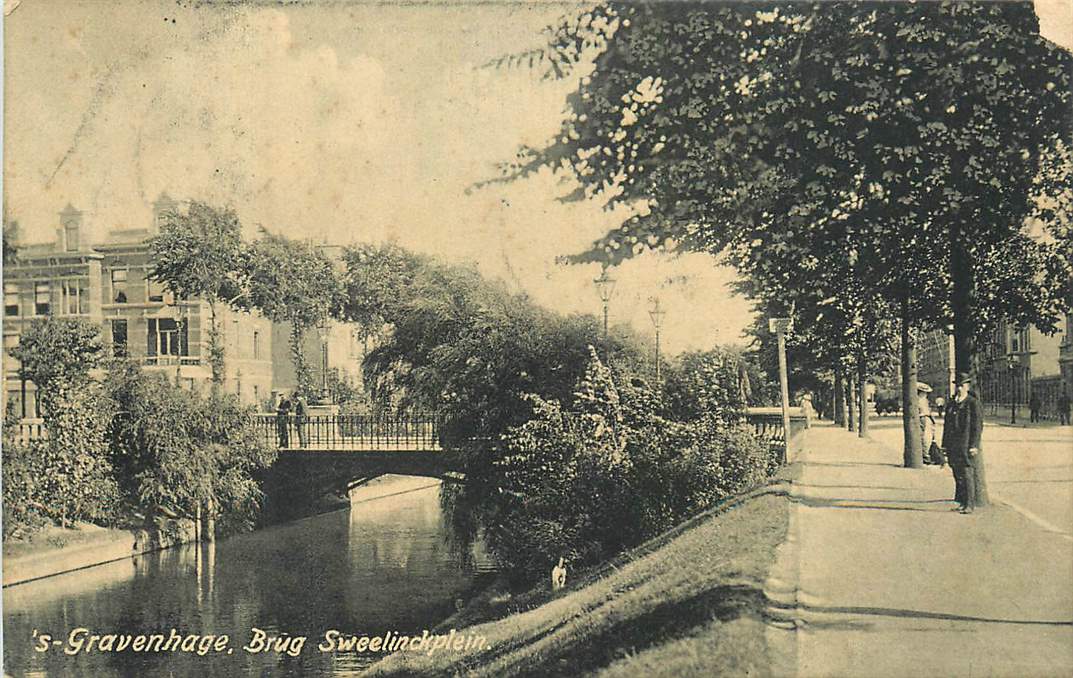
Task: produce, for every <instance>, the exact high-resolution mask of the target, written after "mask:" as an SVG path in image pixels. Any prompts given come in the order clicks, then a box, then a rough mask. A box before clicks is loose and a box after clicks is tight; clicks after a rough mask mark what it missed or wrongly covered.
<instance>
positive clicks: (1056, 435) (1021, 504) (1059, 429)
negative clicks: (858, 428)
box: [869, 416, 1073, 541]
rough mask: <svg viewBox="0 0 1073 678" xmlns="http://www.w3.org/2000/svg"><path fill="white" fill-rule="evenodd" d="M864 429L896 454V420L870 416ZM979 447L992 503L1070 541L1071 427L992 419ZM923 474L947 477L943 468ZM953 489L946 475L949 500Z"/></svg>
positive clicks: (898, 444) (1072, 496) (899, 423)
mask: <svg viewBox="0 0 1073 678" xmlns="http://www.w3.org/2000/svg"><path fill="white" fill-rule="evenodd" d="M869 425H870V430H871V434H872V437H873V438H874V439H875V440H876V442H878V443H880V444H882V445H885V446H887V447H891V448H893V449H895V450H898V451H899V452H900V451H901V449H902V420H901V417H900V416H882V417H874V418H873V419H871V421H870V422H869ZM942 425H943V423H942V419H936V436H937V437H938V438H939V440H942ZM983 446H984V461H985V463H986V465H987V481H988V489H989V491H990V493H991V499H992V501H1004V502H1006V503H1008V504H1009V505H1010V506H1011V507H1012V508H1013V509H1014V510H1016V511H1018V512H1020V513H1022V514H1023V515H1025V516H1026V517H1027V518H1029V519H1030V520H1032V521H1033V522H1036V523H1037V524H1038V525H1039V526H1040V527H1043V528H1044V529H1047V530H1050V531H1057V532H1060V533H1061V534H1062V535H1064V536H1065V538H1067V539H1069V540H1071V541H1073V426H1057V425H1055V424H1052V423H1044V424H1028V425H1027V426H1021V425H1019V426H1010V425H1008V424H1000V423H998V422H996V421H994V420H993V419H992V420H991V421H988V422H987V423H985V424H984V436H983ZM925 470H926V471H927V472H929V473H939V472H942V473H945V474H947V475H949V474H950V470H949V469H948V468H946V469H941V471H940V469H937V468H936V467H933V466H929V467H926V468H925ZM953 487H954V482H953V478H952V477H951V480H950V491H951V496H953Z"/></svg>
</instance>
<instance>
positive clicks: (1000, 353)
mask: <svg viewBox="0 0 1073 678" xmlns="http://www.w3.org/2000/svg"><path fill="white" fill-rule="evenodd" d="M1071 322H1073V316H1071V315H1070V314H1067V315H1066V317H1065V318H1064V319H1063V322H1062V323H1061V324H1060V325H1059V327H1058V331H1057V332H1056V333H1055V334H1053V335H1047V334H1044V333H1043V332H1041V331H1040V330H1039V329H1037V328H1036V327H1034V326H1031V325H1029V326H1027V327H1022V326H1017V325H1014V324H1012V323H1007V322H1004V321H1003V322H1000V323H999V324H998V326H996V327H995V329H994V330H993V331H992V332H991V334H990V335H989V336H988V338H987V340H986V341H985V342H983V343H982V344H981V345H980V346H979V347H978V350H977V354H976V369H975V372H976V376H977V383H976V387H975V388H976V393H977V395H978V396H979V397H980V398H981V399H982V400H983V402H984V404H985V406H987V409H988V411H989V412H991V413H992V414H998V413H999V412H1003V411H1008V410H1009V409H1011V408H1017V409H1018V410H1022V409H1023V410H1024V411H1025V412H1026V413H1027V411H1028V406H1029V402H1030V401H1031V399H1032V396H1033V395H1035V396H1036V397H1037V398H1038V399H1039V401H1040V406H1041V411H1042V413H1043V415H1044V416H1045V417H1048V418H1050V417H1054V416H1056V412H1057V402H1058V398H1059V396H1060V395H1061V393H1062V391H1063V390H1065V391H1066V392H1067V393H1069V394H1071V395H1073V345H1071V343H1070V341H1071V334H1073V325H1071ZM950 359H951V358H950V350H949V336H948V335H947V334H946V333H945V332H943V331H941V330H934V331H931V332H928V333H926V335H925V336H924V337H923V338H922V340H921V341H920V343H919V348H918V356H917V360H918V374H919V378H920V380H921V381H924V382H927V383H928V384H931V385H932V387H933V388H936V387H940V386H942V385H945V384H947V383H948V382H949V380H950V379H951V376H952V375H951V372H950Z"/></svg>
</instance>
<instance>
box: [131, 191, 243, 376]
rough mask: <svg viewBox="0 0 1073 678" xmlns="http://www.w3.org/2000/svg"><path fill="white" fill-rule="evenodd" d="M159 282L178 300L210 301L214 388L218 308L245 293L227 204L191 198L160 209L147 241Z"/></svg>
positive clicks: (235, 226)
mask: <svg viewBox="0 0 1073 678" xmlns="http://www.w3.org/2000/svg"><path fill="white" fill-rule="evenodd" d="M149 251H150V254H151V261H152V262H153V268H152V270H151V271H150V273H149V275H150V278H151V279H153V280H156V281H159V282H161V283H163V284H164V286H165V287H166V288H167V289H168V290H169V291H170V292H171V293H172V294H174V295H175V297H176V298H177V299H203V300H205V302H206V303H208V305H209V365H210V368H211V369H212V384H213V388H218V387H219V386H220V385H221V384H222V383H223V381H224V345H223V341H222V337H221V335H220V326H219V321H218V318H217V311H218V309H219V306H220V304H228V305H235V304H236V303H237V302H239V300H240V299H241V298H242V296H243V295H244V293H245V292H244V290H243V280H242V279H241V274H242V261H243V258H244V244H243V242H242V227H241V225H240V224H239V220H238V216H237V215H236V214H235V212H234V211H233V210H231V209H230V208H224V209H220V208H215V207H211V206H209V205H206V204H205V203H202V202H197V201H194V202H191V203H190V205H189V207H187V210H186V212H185V213H182V212H178V211H169V212H165V213H164V214H163V223H162V224H161V227H160V233H159V234H157V235H156V236H154V237H153V238H151V239H150V240H149Z"/></svg>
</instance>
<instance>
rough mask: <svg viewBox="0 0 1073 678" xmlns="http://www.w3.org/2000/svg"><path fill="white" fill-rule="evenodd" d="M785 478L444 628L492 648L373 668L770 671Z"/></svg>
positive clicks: (403, 672)
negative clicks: (769, 587) (770, 587)
mask: <svg viewBox="0 0 1073 678" xmlns="http://www.w3.org/2000/svg"><path fill="white" fill-rule="evenodd" d="M786 472H787V471H784V473H786ZM783 487H784V486H783V484H782V483H780V482H778V481H773V482H772V484H770V485H768V486H767V487H765V488H761V489H760V490H755V491H753V492H749V493H746V494H744V495H742V496H741V497H738V498H735V499H733V500H730V501H728V502H725V503H724V504H722V505H720V506H719V507H716V508H714V509H711V510H709V511H706V512H705V513H703V514H701V515H699V516H697V517H695V518H693V519H692V520H690V521H688V522H686V523H684V524H682V525H680V526H678V527H677V528H675V529H673V530H671V531H669V532H668V533H666V534H664V535H661V536H660V537H657V538H656V539H653V540H652V541H650V542H648V543H647V544H644V545H642V546H640V547H638V548H637V549H634V550H633V551H631V552H629V553H627V554H624V555H623V556H621V557H619V558H617V559H616V560H615V561H614V562H611V563H607V564H605V565H604V566H602V567H600V568H598V569H597V570H595V571H592V572H587V573H581V574H578V573H571V577H572V578H573V581H568V584H567V590H565V591H563V592H559V593H555V594H552V593H551V592H550V591H549V590H548V588H549V587H548V585H547V584H544V585H542V586H539V587H537V588H536V589H534V590H532V591H530V592H528V593H526V594H524V595H522V596H518V597H514V598H510V597H508V596H506V595H500V596H498V597H497V596H494V595H492V594H487V595H485V596H483V597H481V598H479V599H478V600H476V601H474V603H473V604H471V605H470V606H469V607H467V608H466V609H464V610H462V611H461V612H459V614H457V615H455V616H454V617H452V618H450V619H448V620H447V621H446V622H444V623H443V624H441V625H440V627H439V628H438V630H437V632H447V631H449V630H450V629H452V628H454V629H458V630H459V631H461V630H462V628H463V627H468V628H465V632H466V633H469V634H480V635H482V636H484V637H485V638H486V639H487V643H488V645H487V647H486V648H485V649H484V650H473V651H469V652H458V651H449V650H444V651H440V652H437V653H435V654H434V655H432V656H428V655H426V654H424V653H419V652H414V653H410V652H406V651H402V652H397V653H394V654H392V655H391V656H389V657H386V658H385V659H384V660H383V661H381V662H380V663H378V664H376V665H374V666H373V667H372V670H371V671H370V672H369V674H368V675H370V676H442V675H454V674H465V675H474V676H497V677H499V676H577V675H584V674H593V675H601V676H648V675H666V676H713V675H722V676H742V675H748V676H763V675H770V673H771V670H770V661H769V656H768V647H767V643H766V640H765V629H766V625H765V623H764V619H763V617H764V610H765V607H766V599H765V596H764V592H763V586H764V581H765V580H766V579H767V576H768V572H769V570H770V569H771V566H772V563H773V562H774V559H775V549H776V547H777V546H778V545H779V544H781V543H782V542H783V540H784V538H785V535H786V529H787V524H788V520H789V502H788V500H787V498H786V496H785V491H784V489H783Z"/></svg>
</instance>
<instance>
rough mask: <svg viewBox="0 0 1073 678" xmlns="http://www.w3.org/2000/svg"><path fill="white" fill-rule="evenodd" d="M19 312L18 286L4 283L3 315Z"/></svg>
mask: <svg viewBox="0 0 1073 678" xmlns="http://www.w3.org/2000/svg"><path fill="white" fill-rule="evenodd" d="M18 314H19V286H18V285H16V284H14V283H4V315H6V316H12V315H18Z"/></svg>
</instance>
